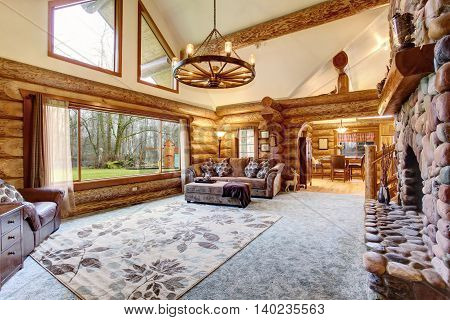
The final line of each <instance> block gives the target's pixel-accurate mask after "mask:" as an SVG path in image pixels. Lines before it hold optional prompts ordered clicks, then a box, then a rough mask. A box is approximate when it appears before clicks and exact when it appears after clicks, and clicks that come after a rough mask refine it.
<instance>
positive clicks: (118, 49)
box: [47, 0, 123, 77]
mask: <svg viewBox="0 0 450 320" xmlns="http://www.w3.org/2000/svg"><path fill="white" fill-rule="evenodd" d="M88 1H89V0H54V1H49V3H48V49H47V53H48V56H49V57H51V58H55V59H58V60H62V61H65V62H68V63H72V64H76V65H79V66H82V67H85V68H89V69H92V70H95V71H99V72H104V73H107V74H110V75H113V76H117V77H122V34H123V33H122V29H123V0H115V5H116V7H115V19H114V27H115V28H114V29H115V32H114V34H115V41H114V70H109V69H104V68H101V67H97V66H94V65H91V64H89V63H85V62H81V61H78V60H76V59H71V58H68V57H65V56H62V55H59V54H57V53H55V52H54V36H53V35H54V31H55V30H54V27H55V26H54V9H55V8H58V7H59V8H60V7H65V6H70V5H76V4H79V3H83V2H88Z"/></svg>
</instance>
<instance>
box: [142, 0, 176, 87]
mask: <svg viewBox="0 0 450 320" xmlns="http://www.w3.org/2000/svg"><path fill="white" fill-rule="evenodd" d="M139 35H140V39H139V40H138V41H139V48H140V59H139V81H141V82H144V83H146V84H150V85H153V86H158V87H163V88H168V89H172V90H176V82H175V80H174V78H173V76H172V58H173V57H175V55H174V53H173V51H172V50H171V49H170V47H169V45H168V44H167V42H166V41H165V40H164V38H163V36H162V34H161V33H160V32H159V30H158V28H157V27H156V25H155V23H154V21H153V20H152V18H151V17H150V15H149V13H148V12H147V10H146V9H145V7H144V6H143V4H142V3H141V2H139Z"/></svg>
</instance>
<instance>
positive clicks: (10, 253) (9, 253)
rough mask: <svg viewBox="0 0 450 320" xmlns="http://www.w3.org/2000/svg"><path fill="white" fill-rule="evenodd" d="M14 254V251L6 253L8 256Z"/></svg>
mask: <svg viewBox="0 0 450 320" xmlns="http://www.w3.org/2000/svg"><path fill="white" fill-rule="evenodd" d="M15 254H16V253H15V252H14V251H10V252H8V256H13V255H15Z"/></svg>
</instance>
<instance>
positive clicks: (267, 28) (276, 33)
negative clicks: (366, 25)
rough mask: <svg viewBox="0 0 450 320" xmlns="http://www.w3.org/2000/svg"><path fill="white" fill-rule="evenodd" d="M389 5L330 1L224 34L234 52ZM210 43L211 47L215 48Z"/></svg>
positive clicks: (378, 1)
mask: <svg viewBox="0 0 450 320" xmlns="http://www.w3.org/2000/svg"><path fill="white" fill-rule="evenodd" d="M388 3H389V0H331V1H325V2H322V3H319V4H317V5H314V6H311V7H308V8H305V9H302V10H299V11H296V12H293V13H290V14H288V15H285V16H282V17H279V18H275V19H272V20H270V21H266V22H263V23H260V24H257V25H255V26H252V27H249V28H246V29H242V30H239V31H236V32H234V33H231V34H228V35H225V40H226V41H231V42H232V43H233V49H239V48H243V47H248V46H251V45H253V44H257V43H259V42H262V41H266V40H270V39H274V38H277V37H281V36H284V35H287V34H290V33H293V32H297V31H301V30H305V29H309V28H313V27H317V26H319V25H322V24H325V23H329V22H333V21H336V20H339V19H343V18H347V17H350V16H352V15H355V14H358V13H361V12H363V11H365V10H368V9H372V8H376V7H379V6H382V5H386V4H388ZM215 44H216V43H215V42H213V41H212V42H211V47H213V46H215Z"/></svg>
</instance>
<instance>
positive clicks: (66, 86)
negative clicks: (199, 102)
mask: <svg viewBox="0 0 450 320" xmlns="http://www.w3.org/2000/svg"><path fill="white" fill-rule="evenodd" d="M0 77H2V78H7V79H11V80H16V81H23V82H28V83H33V84H38V85H42V86H47V87H52V88H57V89H62V90H66V91H70V92H75V93H80V94H87V95H92V96H97V97H102V98H105V99H110V100H117V101H122V102H127V103H131V104H137V105H142V106H147V107H152V108H158V109H160V110H166V111H171V112H176V113H178V114H180V115H190V116H199V117H203V118H208V119H213V120H215V119H217V116H216V114H215V112H214V111H213V110H209V109H205V108H200V107H197V106H193V105H190V104H186V103H182V102H177V101H174V100H169V99H165V98H160V97H157V96H153V95H149V94H145V93H142V92H137V91H133V90H128V89H124V88H120V87H116V86H112V85H108V84H104V83H100V82H96V81H92V80H86V79H82V78H78V77H75V76H70V75H66V74H64V73H60V72H56V71H51V70H47V69H43V68H39V67H35V66H32V65H29V64H25V63H21V62H17V61H13V60H8V59H5V58H0ZM5 92H6V89H5ZM6 93H7V92H6Z"/></svg>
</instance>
